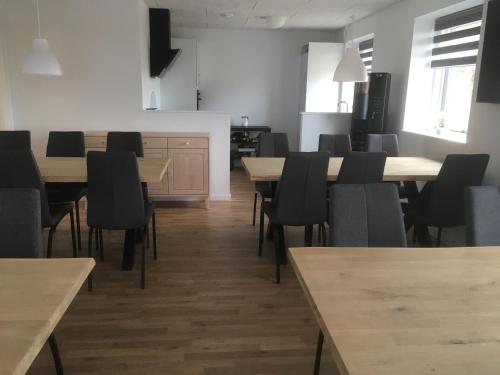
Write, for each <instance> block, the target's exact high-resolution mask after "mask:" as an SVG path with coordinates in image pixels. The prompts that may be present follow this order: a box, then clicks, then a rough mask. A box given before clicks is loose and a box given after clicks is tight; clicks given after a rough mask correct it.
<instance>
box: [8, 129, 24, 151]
mask: <svg viewBox="0 0 500 375" xmlns="http://www.w3.org/2000/svg"><path fill="white" fill-rule="evenodd" d="M0 150H1V151H4V150H31V134H30V132H29V130H2V131H0Z"/></svg>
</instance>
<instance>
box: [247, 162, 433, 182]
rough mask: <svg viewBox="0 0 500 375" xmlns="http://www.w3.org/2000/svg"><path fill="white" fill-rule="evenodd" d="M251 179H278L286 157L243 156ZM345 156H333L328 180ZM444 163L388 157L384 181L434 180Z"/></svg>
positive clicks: (335, 175) (332, 177) (334, 174)
mask: <svg viewBox="0 0 500 375" xmlns="http://www.w3.org/2000/svg"><path fill="white" fill-rule="evenodd" d="M241 160H242V163H243V166H244V167H245V170H246V172H247V174H248V175H249V176H250V180H251V181H278V180H279V179H280V178H281V172H282V171H283V164H284V163H285V159H284V158H261V157H259V158H256V157H248V158H241ZM342 160H343V158H331V159H330V166H329V168H328V180H329V181H335V180H336V179H337V176H338V174H339V170H340V166H341V165H342ZM441 166H442V163H440V162H438V161H435V160H431V159H426V158H421V157H397V158H387V161H386V164H385V173H384V181H433V180H435V179H436V177H437V175H438V174H439V171H440V169H441Z"/></svg>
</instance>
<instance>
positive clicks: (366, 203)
mask: <svg viewBox="0 0 500 375" xmlns="http://www.w3.org/2000/svg"><path fill="white" fill-rule="evenodd" d="M330 223H331V224H332V225H331V226H330V245H331V246H334V247H406V233H405V227H404V223H403V212H402V210H401V204H400V203H399V194H398V190H397V188H396V186H395V185H394V184H382V183H379V184H367V185H340V184H339V185H335V186H332V187H331V189H330ZM324 339H325V338H324V335H323V332H322V331H321V330H320V331H319V335H318V345H317V347H316V360H315V362H314V374H315V375H318V374H319V370H320V365H321V353H322V350H323V342H324Z"/></svg>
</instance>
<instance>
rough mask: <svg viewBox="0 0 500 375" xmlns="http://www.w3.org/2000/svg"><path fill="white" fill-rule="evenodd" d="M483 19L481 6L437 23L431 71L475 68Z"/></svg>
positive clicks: (444, 18) (447, 17)
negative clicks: (461, 67) (466, 67)
mask: <svg viewBox="0 0 500 375" xmlns="http://www.w3.org/2000/svg"><path fill="white" fill-rule="evenodd" d="M482 17H483V6H482V5H480V6H477V7H474V8H470V9H466V10H463V11H461V12H457V13H453V14H449V15H447V16H444V17H440V18H438V19H436V23H435V27H434V30H435V34H434V40H433V48H432V60H431V67H432V68H444V67H451V66H461V65H474V64H476V61H477V54H478V49H479V38H480V35H481V22H482Z"/></svg>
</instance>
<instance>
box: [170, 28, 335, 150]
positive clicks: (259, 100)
mask: <svg viewBox="0 0 500 375" xmlns="http://www.w3.org/2000/svg"><path fill="white" fill-rule="evenodd" d="M173 36H174V37H179V38H194V39H196V40H197V41H198V74H199V86H200V91H201V98H202V101H201V103H200V109H202V110H222V111H225V112H229V113H230V114H231V122H232V123H233V124H237V125H239V124H241V116H243V115H248V116H250V123H251V124H255V125H263V124H265V125H269V126H271V127H272V128H273V131H276V132H287V133H288V134H289V138H290V145H291V147H292V148H293V149H296V148H297V146H298V141H297V140H298V129H299V124H298V115H299V103H300V69H301V48H302V46H303V45H304V44H306V43H308V42H335V41H338V40H339V36H338V34H337V33H336V32H324V31H280V30H223V29H220V30H214V29H212V30H210V29H209V30H207V29H186V28H179V29H174V30H173Z"/></svg>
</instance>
